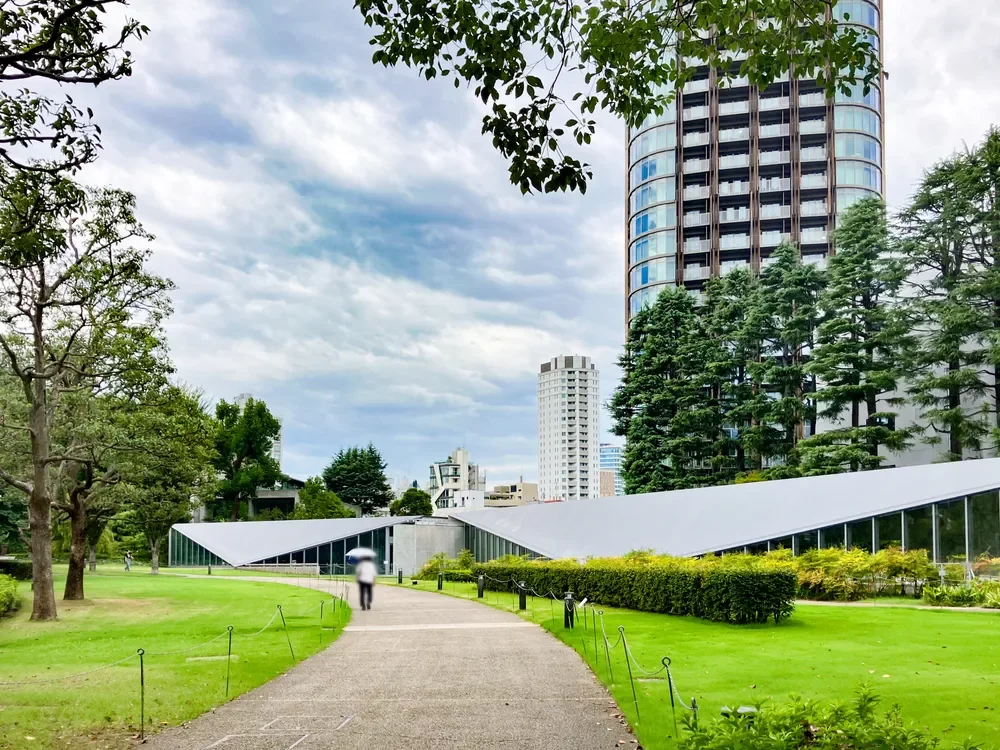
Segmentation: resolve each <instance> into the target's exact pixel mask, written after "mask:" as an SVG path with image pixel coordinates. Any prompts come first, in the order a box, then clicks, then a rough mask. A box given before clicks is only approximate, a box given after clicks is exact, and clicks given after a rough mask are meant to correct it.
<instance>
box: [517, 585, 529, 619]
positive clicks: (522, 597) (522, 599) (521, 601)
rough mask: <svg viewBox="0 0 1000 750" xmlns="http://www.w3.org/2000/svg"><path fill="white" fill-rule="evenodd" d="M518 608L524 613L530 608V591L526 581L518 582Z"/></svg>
mask: <svg viewBox="0 0 1000 750" xmlns="http://www.w3.org/2000/svg"><path fill="white" fill-rule="evenodd" d="M517 608H518V609H519V610H521V611H522V612H524V610H526V609H527V608H528V589H527V587H526V586H525V582H524V581H518V582H517Z"/></svg>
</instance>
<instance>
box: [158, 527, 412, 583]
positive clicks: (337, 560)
mask: <svg viewBox="0 0 1000 750" xmlns="http://www.w3.org/2000/svg"><path fill="white" fill-rule="evenodd" d="M391 528H392V527H391V526H390V527H386V528H382V529H374V530H373V531H366V532H364V533H361V534H355V535H354V536H349V537H345V538H344V539H337V540H335V541H331V542H324V543H323V544H318V545H315V546H313V547H305V548H303V549H299V550H295V551H293V552H288V553H286V554H283V555H278V556H277V557H268V558H262V559H260V560H254V561H253V562H252V563H248V565H296V564H298V565H318V566H319V571H320V574H322V575H331V574H333V573H343V572H350V571H351V570H352V569H353V568H352V566H350V565H347V564H346V561H345V559H344V556H345V555H346V554H347V552H348V551H350V550H352V549H354V548H355V547H368V548H370V549H372V550H374V551H375V554H376V560H375V564H376V566H377V567H378V569H379V572H380V573H387V572H388V571H389V570H391V566H392V557H393V555H392V533H391V531H390V529H391ZM386 561H388V565H387V564H386ZM169 564H170V566H171V567H204V566H207V565H220V566H221V565H228V563H226V561H225V560H222V559H221V558H219V557H217V556H216V555H214V554H212V553H211V552H209V551H208V550H207V549H205V548H204V547H202V546H201V545H200V544H198V543H197V542H194V541H192V540H191V539H189V538H188V537H186V536H184V535H183V534H182V533H180V532H179V531H177V530H176V529H171V530H170V550H169Z"/></svg>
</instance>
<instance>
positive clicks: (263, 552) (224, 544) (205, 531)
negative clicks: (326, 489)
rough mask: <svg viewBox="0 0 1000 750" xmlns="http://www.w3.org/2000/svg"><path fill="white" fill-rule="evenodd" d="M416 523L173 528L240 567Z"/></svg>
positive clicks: (339, 521)
mask: <svg viewBox="0 0 1000 750" xmlns="http://www.w3.org/2000/svg"><path fill="white" fill-rule="evenodd" d="M414 520H415V519H414V518H413V517H406V516H397V517H390V518H384V517H383V518H324V519H315V520H309V521H253V522H248V521H244V522H237V523H177V524H174V525H173V527H172V528H173V529H175V530H176V531H178V532H179V533H181V534H183V535H184V536H186V537H187V538H188V539H190V540H191V541H193V542H195V543H197V544H200V545H201V546H202V547H204V548H205V549H207V550H208V551H209V552H211V553H213V554H215V555H216V556H218V557H221V558H222V559H223V560H225V561H226V562H227V563H229V564H230V565H232V566H234V567H238V566H240V565H247V564H248V563H252V562H256V561H257V560H266V559H267V558H269V557H277V556H278V555H286V554H288V553H289V552H296V551H298V550H300V549H306V548H308V547H315V546H317V545H319V544H325V543H327V542H336V541H338V540H340V539H345V538H347V537H351V536H356V535H358V534H364V533H365V532H366V531H373V530H375V529H382V528H385V527H386V526H394V525H396V524H398V523H411V522H413V521H414Z"/></svg>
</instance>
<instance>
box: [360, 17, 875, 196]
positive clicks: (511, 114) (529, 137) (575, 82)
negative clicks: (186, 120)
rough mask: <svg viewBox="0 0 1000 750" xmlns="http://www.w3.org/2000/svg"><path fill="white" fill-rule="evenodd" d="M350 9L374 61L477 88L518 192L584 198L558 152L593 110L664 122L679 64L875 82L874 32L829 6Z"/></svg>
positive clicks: (685, 72)
mask: <svg viewBox="0 0 1000 750" xmlns="http://www.w3.org/2000/svg"><path fill="white" fill-rule="evenodd" d="M354 5H355V7H356V8H357V9H358V10H360V11H361V14H362V15H363V17H364V20H365V23H366V24H367V25H368V26H371V27H373V29H374V30H375V33H374V37H373V39H372V41H371V43H372V45H373V46H374V47H375V52H374V54H373V55H372V60H373V61H374V62H375V63H377V64H382V65H385V66H394V65H397V64H399V63H402V64H404V65H407V66H409V67H411V68H414V69H416V70H417V71H418V73H420V74H421V75H422V76H424V77H426V78H427V79H428V80H430V79H432V78H435V77H437V76H442V77H444V76H450V77H452V80H453V81H454V84H455V88H459V87H460V86H461V85H462V83H463V82H465V83H467V84H468V85H469V86H470V88H472V89H473V90H474V93H475V95H476V97H477V98H479V99H480V100H482V102H483V104H485V105H487V107H488V108H489V109H488V112H487V114H486V115H485V116H484V118H483V133H484V134H487V133H488V134H489V135H490V136H491V138H492V141H493V145H494V147H495V148H496V149H497V150H498V151H500V153H501V154H502V155H503V156H504V157H505V158H506V159H508V160H509V162H510V178H511V182H513V183H514V184H515V185H518V186H519V187H520V188H521V190H522V191H523V192H528V191H530V190H544V191H546V192H551V191H555V190H566V189H570V190H573V189H579V190H580V191H583V190H585V189H586V186H587V182H588V180H589V179H590V178H591V176H592V175H591V170H590V167H589V166H588V165H587V164H585V163H582V162H581V161H580V160H579V159H577V158H576V157H575V156H572V155H570V154H568V153H564V152H563V150H562V147H563V145H565V144H566V143H567V142H573V143H575V144H577V145H581V146H582V145H583V144H589V143H590V142H591V139H592V135H593V133H594V132H595V130H596V124H595V120H594V119H593V118H592V115H593V114H594V113H595V112H596V110H597V109H598V108H600V109H602V110H605V111H607V112H609V113H612V114H614V115H618V116H619V117H621V118H623V119H624V120H625V121H626V123H627V124H628V125H629V126H630V127H636V126H638V125H639V124H640V123H642V122H643V120H645V119H646V118H647V117H649V116H650V115H653V114H658V113H662V111H663V108H664V107H665V106H667V104H668V103H669V102H670V101H671V100H672V99H673V95H672V93H668V92H673V91H675V90H676V89H677V88H678V87H679V86H681V85H683V83H684V82H685V81H687V80H689V79H690V77H691V75H692V71H693V66H691V65H679V64H678V59H682V60H689V59H692V58H693V59H696V60H701V61H703V62H706V63H708V64H709V65H711V66H713V67H714V68H716V69H717V70H718V71H719V73H720V75H723V76H727V75H741V76H746V77H747V78H748V79H749V80H750V83H752V84H756V85H759V86H761V87H762V88H763V87H765V86H766V85H768V84H769V83H771V82H772V81H773V80H775V78H776V77H777V76H779V75H781V74H782V73H785V72H786V71H788V70H789V69H790V68H792V67H794V68H795V69H796V71H797V72H798V74H799V75H800V76H801V77H803V78H815V79H816V80H817V81H818V82H819V83H820V85H821V86H825V87H826V88H827V89H828V90H829V91H830V92H831V93H832V92H833V90H834V89H835V88H836V87H837V86H838V85H839V86H843V87H846V86H847V85H848V84H850V83H853V82H855V81H856V80H863V81H864V82H865V83H866V84H867V83H871V82H872V81H873V80H875V79H876V77H877V76H878V73H879V62H878V54H877V51H876V50H873V49H872V47H871V45H870V42H869V40H868V35H867V34H866V33H861V32H859V31H857V30H855V29H854V28H853V27H851V26H839V25H838V21H837V20H836V18H835V17H832V16H831V17H830V19H829V20H828V16H827V11H828V10H829V8H830V5H831V3H830V0H796V1H795V2H787V0H719V1H718V2H707V1H702V0H697V1H696V2H690V1H688V0H683V1H676V2H675V1H669V2H641V3H624V2H606V0H581V2H577V3H545V2H542V3H538V2H517V1H516V0H484V1H483V2H477V3H470V2H466V1H465V0H434V1H433V2H427V1H426V0H355V2H354ZM761 19H767V23H762V22H761ZM737 53H740V54H737ZM744 55H745V58H744V57H743V56H744ZM737 58H743V59H742V62H740V63H738V68H739V70H738V73H737V72H733V71H734V68H733V65H734V64H735V61H736V59H737ZM539 61H541V62H544V63H545V64H544V65H540V64H539ZM564 117H568V118H569V119H566V120H565V121H563V118H564Z"/></svg>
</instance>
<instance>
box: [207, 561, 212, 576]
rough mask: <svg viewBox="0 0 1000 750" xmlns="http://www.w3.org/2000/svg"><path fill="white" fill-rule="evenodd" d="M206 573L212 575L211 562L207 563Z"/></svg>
mask: <svg viewBox="0 0 1000 750" xmlns="http://www.w3.org/2000/svg"><path fill="white" fill-rule="evenodd" d="M208 574H209V575H212V563H209V564H208Z"/></svg>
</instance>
